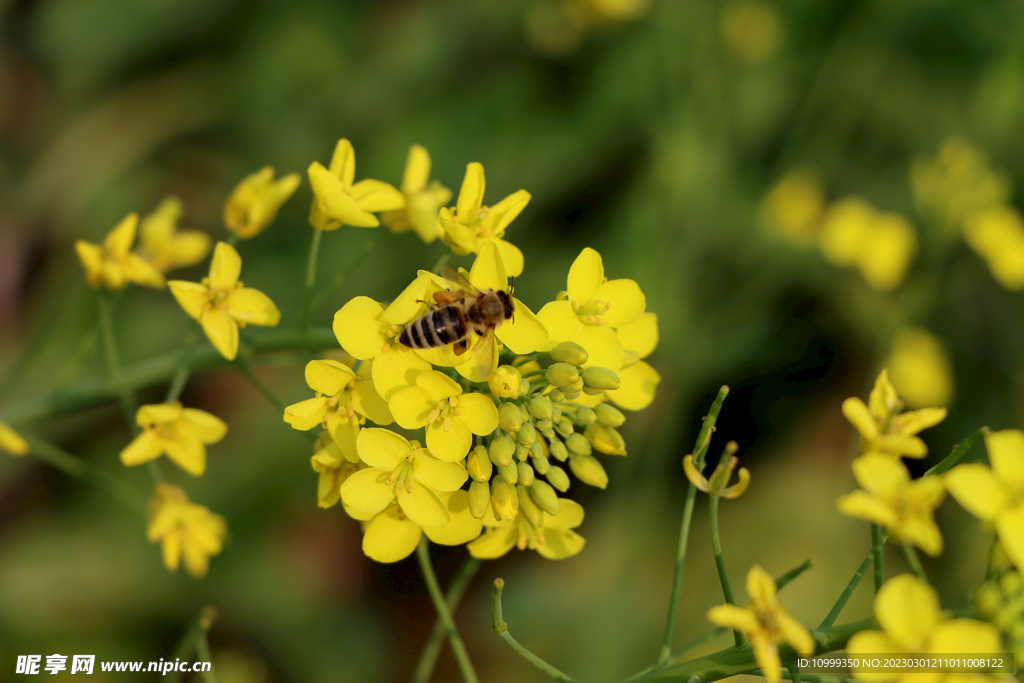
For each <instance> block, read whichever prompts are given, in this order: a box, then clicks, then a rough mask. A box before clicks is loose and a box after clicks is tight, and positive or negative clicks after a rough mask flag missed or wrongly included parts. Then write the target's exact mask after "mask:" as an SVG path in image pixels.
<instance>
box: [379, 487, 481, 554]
mask: <svg viewBox="0 0 1024 683" xmlns="http://www.w3.org/2000/svg"><path fill="white" fill-rule="evenodd" d="M438 497H439V498H440V499H441V502H442V503H443V504H444V506H445V507H446V508H447V509H448V513H449V514H450V515H451V519H450V520H449V521H448V523H447V524H445V525H444V526H441V527H434V528H431V527H423V526H420V525H419V524H417V523H416V522H414V521H412V520H411V519H410V518H409V516H408V515H407V514H405V511H404V510H403V509H402V507H401V506H400V505H397V504H395V503H392V504H390V505H388V506H387V507H386V508H385V509H384V510H383V511H382V512H381V513H380V514H378V515H376V516H375V517H373V518H371V519H370V520H369V521H367V522H366V523H364V527H365V529H366V533H365V535H364V536H363V554H365V555H366V556H367V557H369V558H370V559H371V560H376V561H377V562H398V561H399V560H404V559H405V558H407V557H408V556H409V555H411V554H412V551H413V550H415V549H416V546H417V545H418V544H419V542H420V535H421V534H426V535H427V538H429V539H430V540H431V541H433V542H434V543H439V544H441V545H462V544H463V543H468V542H469V541H472V540H473V539H474V538H476V537H477V536H479V535H480V531H481V529H483V523H482V522H481V521H480V520H479V519H476V518H474V517H473V515H472V514H470V512H469V494H468V493H466V492H465V491H462V490H459V491H451V492H448V493H439V494H438Z"/></svg>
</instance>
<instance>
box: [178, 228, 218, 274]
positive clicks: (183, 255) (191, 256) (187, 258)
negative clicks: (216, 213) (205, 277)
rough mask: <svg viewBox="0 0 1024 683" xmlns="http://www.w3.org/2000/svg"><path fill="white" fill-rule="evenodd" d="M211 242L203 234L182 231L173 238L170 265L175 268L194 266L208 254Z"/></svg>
mask: <svg viewBox="0 0 1024 683" xmlns="http://www.w3.org/2000/svg"><path fill="white" fill-rule="evenodd" d="M212 241H213V240H211V239H210V236H209V235H207V234H206V233H205V232H199V231H198V230H182V231H181V232H179V233H178V234H177V235H176V236H175V237H174V242H173V243H172V244H173V256H172V264H173V267H175V268H188V267H189V266H194V265H196V264H197V263H199V262H200V261H202V260H203V259H204V258H206V255H207V254H208V253H210V246H211V243H212Z"/></svg>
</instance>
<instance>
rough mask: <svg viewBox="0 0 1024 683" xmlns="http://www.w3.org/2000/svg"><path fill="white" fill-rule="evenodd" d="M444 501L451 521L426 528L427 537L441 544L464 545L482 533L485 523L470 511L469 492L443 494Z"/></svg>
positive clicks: (424, 530) (424, 531)
mask: <svg viewBox="0 0 1024 683" xmlns="http://www.w3.org/2000/svg"><path fill="white" fill-rule="evenodd" d="M442 501H443V502H444V504H445V507H447V508H448V514H449V515H451V521H450V522H448V524H446V525H444V526H443V527H440V528H437V529H428V528H424V529H423V533H425V534H426V535H427V538H429V539H430V540H431V541H433V542H434V543H440V544H441V545H462V544H463V543H469V542H470V541H472V540H473V539H474V538H476V537H477V536H479V535H480V532H481V531H483V528H484V525H483V523H482V522H481V521H480V520H479V519H476V518H475V517H473V515H472V514H471V513H470V511H469V493H467V492H466V491H454V492H452V493H451V494H448V495H447V496H442Z"/></svg>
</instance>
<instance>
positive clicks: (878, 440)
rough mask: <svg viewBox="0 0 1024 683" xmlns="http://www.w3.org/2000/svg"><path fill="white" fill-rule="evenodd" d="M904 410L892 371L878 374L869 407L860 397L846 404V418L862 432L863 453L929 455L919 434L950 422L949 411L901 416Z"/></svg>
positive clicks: (924, 411)
mask: <svg viewBox="0 0 1024 683" xmlns="http://www.w3.org/2000/svg"><path fill="white" fill-rule="evenodd" d="M902 407H903V402H902V401H901V400H900V399H899V397H898V396H897V395H896V387H894V386H893V385H892V383H891V382H890V381H889V372H888V370H882V372H880V373H879V374H878V379H876V380H875V387H874V388H873V389H872V390H871V395H870V396H869V397H868V404H867V405H864V401H862V400H860V399H859V398H857V397H856V396H855V397H852V398H848V399H846V400H845V401H843V415H845V416H846V419H847V420H849V421H850V424H852V425H853V426H854V427H856V428H857V431H859V432H860V437H861V450H862V451H863V452H865V453H867V452H868V451H880V452H882V453H887V454H889V455H891V456H894V457H899V456H905V457H908V458H923V457H924V456H926V455H927V454H928V447H927V446H926V445H925V443H924V441H922V440H921V439H919V438H918V437H917V436H915V435H916V434H917V433H918V432H920V431H922V430H924V429H928V428H929V427H934V426H935V425H937V424H938V423H940V422H942V421H943V420H944V419H946V412H947V411H946V409H945V408H921V409H919V410H913V411H909V412H906V413H900V412H899V411H900V410H901V409H902Z"/></svg>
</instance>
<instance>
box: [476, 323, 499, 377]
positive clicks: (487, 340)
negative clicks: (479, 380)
mask: <svg viewBox="0 0 1024 683" xmlns="http://www.w3.org/2000/svg"><path fill="white" fill-rule="evenodd" d="M494 347H495V343H494V328H493V327H488V328H487V331H486V332H484V333H483V336H481V337H477V339H476V342H475V343H474V344H473V359H474V360H475V361H476V367H477V370H479V371H480V375H481V376H482V377H483V378H484V381H485V382H486V381H487V379H488V378H489V377H490V376H491V372H492V371H493V370H494V366H495V362H494V361H495V354H494Z"/></svg>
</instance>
